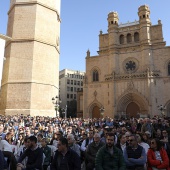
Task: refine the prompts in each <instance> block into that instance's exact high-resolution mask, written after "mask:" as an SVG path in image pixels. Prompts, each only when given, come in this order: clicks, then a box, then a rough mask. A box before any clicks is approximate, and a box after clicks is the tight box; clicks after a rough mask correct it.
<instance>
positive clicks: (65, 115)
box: [62, 105, 67, 119]
mask: <svg viewBox="0 0 170 170" xmlns="http://www.w3.org/2000/svg"><path fill="white" fill-rule="evenodd" d="M62 110H63V115H64V117H65V119H66V118H67V105H66V106H65V108H63V109H62Z"/></svg>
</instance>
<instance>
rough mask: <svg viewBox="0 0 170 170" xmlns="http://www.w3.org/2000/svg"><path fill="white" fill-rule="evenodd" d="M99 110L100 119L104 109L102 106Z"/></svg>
mask: <svg viewBox="0 0 170 170" xmlns="http://www.w3.org/2000/svg"><path fill="white" fill-rule="evenodd" d="M99 110H100V114H101V115H102V117H103V115H104V111H105V109H104V107H103V106H102V107H101V108H100V109H99Z"/></svg>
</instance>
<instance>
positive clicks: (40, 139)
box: [37, 133, 43, 148]
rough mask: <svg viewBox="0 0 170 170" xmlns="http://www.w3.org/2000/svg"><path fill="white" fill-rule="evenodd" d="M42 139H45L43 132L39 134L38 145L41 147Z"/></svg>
mask: <svg viewBox="0 0 170 170" xmlns="http://www.w3.org/2000/svg"><path fill="white" fill-rule="evenodd" d="M42 139H43V134H42V133H39V134H38V135H37V146H38V147H39V148H41V141H42Z"/></svg>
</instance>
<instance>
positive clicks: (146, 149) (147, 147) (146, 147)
mask: <svg viewBox="0 0 170 170" xmlns="http://www.w3.org/2000/svg"><path fill="white" fill-rule="evenodd" d="M139 145H140V146H142V147H143V148H144V149H145V152H146V154H147V153H148V149H149V148H150V147H149V145H148V144H147V143H145V142H141V143H139Z"/></svg>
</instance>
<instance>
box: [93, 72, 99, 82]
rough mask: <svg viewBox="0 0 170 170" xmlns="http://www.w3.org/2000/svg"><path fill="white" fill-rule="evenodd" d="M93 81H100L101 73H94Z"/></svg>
mask: <svg viewBox="0 0 170 170" xmlns="http://www.w3.org/2000/svg"><path fill="white" fill-rule="evenodd" d="M93 81H99V73H98V71H97V70H94V71H93Z"/></svg>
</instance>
